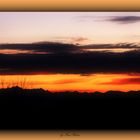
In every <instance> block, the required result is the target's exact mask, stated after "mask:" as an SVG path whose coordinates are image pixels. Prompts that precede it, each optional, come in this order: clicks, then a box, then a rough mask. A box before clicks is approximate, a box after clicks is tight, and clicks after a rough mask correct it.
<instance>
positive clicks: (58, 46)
mask: <svg viewBox="0 0 140 140" xmlns="http://www.w3.org/2000/svg"><path fill="white" fill-rule="evenodd" d="M82 40H86V38H77V40H75V41H77V42H80V41H82ZM5 49H8V50H18V51H20V53H21V51H23V53H24V52H25V51H27V52H26V53H40V54H43V53H44V54H48V53H55V54H58V53H83V51H84V52H85V51H88V50H89V49H92V50H93V51H94V49H140V46H139V45H137V44H134V43H119V44H90V45H78V44H77V45H76V44H69V43H58V42H38V43H32V44H1V45H0V51H1V53H2V50H5Z"/></svg>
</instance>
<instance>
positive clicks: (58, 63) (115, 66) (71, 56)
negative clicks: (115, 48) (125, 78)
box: [0, 51, 140, 75]
mask: <svg viewBox="0 0 140 140" xmlns="http://www.w3.org/2000/svg"><path fill="white" fill-rule="evenodd" d="M0 60H1V61H0V74H49V73H61V74H81V75H82V74H92V73H140V51H130V52H125V53H111V52H85V53H62V54H61V53H60V54H59V53H58V54H47V55H46V54H16V55H10V54H9V55H8V54H1V55H0Z"/></svg>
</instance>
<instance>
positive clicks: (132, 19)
mask: <svg viewBox="0 0 140 140" xmlns="http://www.w3.org/2000/svg"><path fill="white" fill-rule="evenodd" d="M77 19H78V21H82V22H83V21H96V22H103V21H111V22H116V23H120V24H129V23H136V22H140V16H129V15H128V16H78V17H77Z"/></svg>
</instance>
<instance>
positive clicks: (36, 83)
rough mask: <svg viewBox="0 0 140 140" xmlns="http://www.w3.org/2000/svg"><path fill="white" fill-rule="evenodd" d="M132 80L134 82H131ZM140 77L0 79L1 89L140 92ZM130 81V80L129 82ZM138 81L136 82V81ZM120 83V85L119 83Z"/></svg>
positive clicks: (32, 76) (88, 76) (105, 75)
mask: <svg viewBox="0 0 140 140" xmlns="http://www.w3.org/2000/svg"><path fill="white" fill-rule="evenodd" d="M131 78H132V80H130V79H131ZM138 78H139V77H138V76H131V75H128V74H91V75H78V74H50V75H22V76H17V75H7V76H1V77H0V87H3V88H6V87H11V86H16V85H18V86H21V87H24V88H43V89H46V90H50V91H56V92H57V91H80V92H84V91H87V92H94V91H101V92H105V91H108V90H120V91H129V90H140V86H139V83H140V82H139V81H138ZM127 79H128V80H127ZM135 79H136V82H135V81H134V80H135ZM116 81H118V84H117V82H116Z"/></svg>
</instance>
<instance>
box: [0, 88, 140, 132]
mask: <svg viewBox="0 0 140 140" xmlns="http://www.w3.org/2000/svg"><path fill="white" fill-rule="evenodd" d="M0 129H1V130H5V129H9V130H14V129H15V130H17V129H18V130H20V129H26V130H30V129H33V130H35V129H36V130H43V129H44V130H57V129H61V130H66V129H75V130H76V129H79V130H82V129H83V130H90V129H92V130H101V129H102V130H107V129H108V130H117V129H118V130H124V129H126V130H128V129H130V130H136V129H137V130H140V91H130V92H127V93H125V92H119V91H108V92H106V93H104V94H103V93H100V92H95V93H94V94H88V93H78V92H63V93H51V92H49V91H44V90H43V89H32V90H29V89H27V90H26V89H22V88H19V87H13V88H8V89H0Z"/></svg>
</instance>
